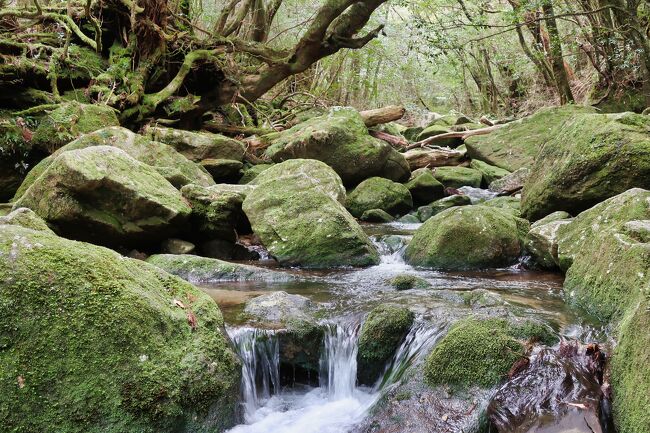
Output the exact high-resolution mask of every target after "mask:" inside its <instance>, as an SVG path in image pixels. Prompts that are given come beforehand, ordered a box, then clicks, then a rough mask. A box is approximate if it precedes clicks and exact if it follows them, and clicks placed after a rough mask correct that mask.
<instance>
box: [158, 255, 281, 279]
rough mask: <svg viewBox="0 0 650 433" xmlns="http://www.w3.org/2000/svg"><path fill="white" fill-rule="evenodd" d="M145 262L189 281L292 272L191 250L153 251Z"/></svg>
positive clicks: (267, 276) (265, 276)
mask: <svg viewBox="0 0 650 433" xmlns="http://www.w3.org/2000/svg"><path fill="white" fill-rule="evenodd" d="M147 262H148V263H150V264H152V265H154V266H157V267H159V268H160V269H162V270H164V271H166V272H169V273H170V274H173V275H176V276H178V277H181V278H182V279H184V280H186V281H189V282H190V283H195V284H196V283H217V282H220V281H258V280H259V281H287V280H291V279H293V276H292V275H290V274H286V273H283V272H277V271H271V270H269V269H264V268H259V267H256V266H249V265H242V264H239V263H229V262H225V261H223V260H218V259H212V258H208V257H199V256H194V255H191V254H182V255H175V254H155V255H153V256H150V257H149V258H148V259H147Z"/></svg>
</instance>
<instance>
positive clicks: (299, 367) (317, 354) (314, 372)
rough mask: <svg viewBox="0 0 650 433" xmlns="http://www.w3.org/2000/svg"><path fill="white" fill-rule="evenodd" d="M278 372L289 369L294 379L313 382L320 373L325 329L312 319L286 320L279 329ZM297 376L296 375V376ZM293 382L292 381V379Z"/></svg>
mask: <svg viewBox="0 0 650 433" xmlns="http://www.w3.org/2000/svg"><path fill="white" fill-rule="evenodd" d="M277 336H278V346H279V347H278V349H279V352H280V353H279V354H280V374H282V372H283V371H286V370H289V371H290V372H291V377H292V379H294V380H300V379H301V378H300V377H299V376H301V375H302V376H307V378H305V379H303V380H304V382H309V381H310V379H311V382H315V380H316V379H317V378H318V375H319V373H320V360H321V350H322V348H323V337H324V336H325V330H324V329H323V326H321V325H319V324H318V323H317V322H316V321H315V320H313V319H307V320H305V319H290V320H287V322H286V323H285V326H284V328H283V329H281V330H279V331H278V333H277ZM297 376H298V377H297ZM292 382H293V381H292Z"/></svg>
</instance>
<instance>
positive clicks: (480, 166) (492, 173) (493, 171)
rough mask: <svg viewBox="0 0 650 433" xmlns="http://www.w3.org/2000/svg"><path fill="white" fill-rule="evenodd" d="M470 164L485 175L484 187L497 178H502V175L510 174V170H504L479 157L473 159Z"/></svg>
mask: <svg viewBox="0 0 650 433" xmlns="http://www.w3.org/2000/svg"><path fill="white" fill-rule="evenodd" d="M469 166H470V167H471V168H473V169H474V170H478V171H480V172H481V174H482V175H483V186H484V187H487V186H488V185H490V184H491V183H492V182H494V181H495V180H498V179H501V178H502V177H506V176H507V175H509V174H510V172H509V171H508V170H504V169H502V168H499V167H496V166H494V165H490V164H488V163H486V162H483V161H479V160H478V159H474V160H472V162H470V164H469Z"/></svg>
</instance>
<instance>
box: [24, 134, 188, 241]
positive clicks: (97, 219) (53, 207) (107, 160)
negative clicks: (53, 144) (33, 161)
mask: <svg viewBox="0 0 650 433" xmlns="http://www.w3.org/2000/svg"><path fill="white" fill-rule="evenodd" d="M19 207H28V208H30V209H32V210H33V211H34V212H36V213H37V214H38V215H39V216H40V217H42V218H43V219H45V220H46V221H47V222H48V223H49V224H50V225H51V226H52V228H53V229H54V230H55V231H56V232H57V233H60V234H63V235H65V236H66V237H70V238H73V239H79V240H88V241H92V242H94V243H99V244H103V245H131V244H134V243H140V242H147V241H151V242H160V241H162V240H163V239H165V238H167V237H169V235H170V234H171V233H173V232H174V230H176V229H177V228H178V226H179V224H182V223H184V221H185V220H186V218H187V217H188V216H189V214H190V210H191V209H190V207H189V206H188V205H187V204H186V203H185V201H184V200H183V198H182V197H181V194H180V192H178V191H177V190H176V189H175V188H174V187H173V186H172V185H171V184H170V183H169V182H168V181H167V180H166V179H165V178H164V177H162V176H161V175H160V174H159V173H158V172H157V171H156V170H154V169H153V168H152V167H150V166H148V165H146V164H143V163H141V162H139V161H137V160H135V159H133V158H132V157H130V156H129V155H128V154H126V153H125V152H124V151H122V150H120V149H118V148H115V147H110V146H95V147H89V148H85V149H79V150H70V151H66V152H62V153H60V154H58V155H57V156H56V157H55V158H54V159H53V160H52V162H51V163H50V164H49V166H48V167H47V168H46V169H45V170H44V171H43V173H41V175H40V176H39V177H38V178H37V179H36V180H35V181H34V183H33V184H32V185H31V186H30V187H29V188H28V189H27V190H26V191H25V193H24V194H23V195H22V197H20V199H19V200H17V201H16V203H15V208H19Z"/></svg>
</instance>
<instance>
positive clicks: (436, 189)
mask: <svg viewBox="0 0 650 433" xmlns="http://www.w3.org/2000/svg"><path fill="white" fill-rule="evenodd" d="M405 185H406V187H407V188H408V190H409V191H410V192H411V197H413V204H415V205H416V206H420V205H425V204H429V203H431V202H432V201H434V200H438V199H441V198H443V197H444V196H445V187H444V185H443V184H441V183H440V182H438V181H437V180H436V178H435V177H433V172H432V171H431V169H429V168H419V169H417V170H415V171H414V172H413V173H411V178H410V179H409V181H408V182H406V184H405Z"/></svg>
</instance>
